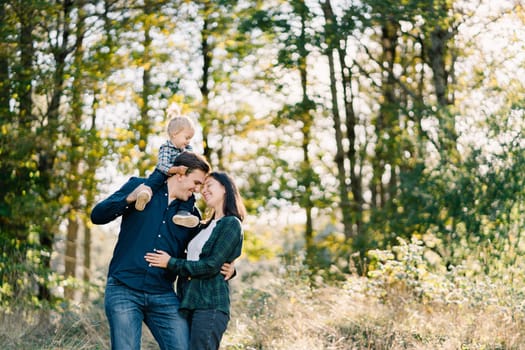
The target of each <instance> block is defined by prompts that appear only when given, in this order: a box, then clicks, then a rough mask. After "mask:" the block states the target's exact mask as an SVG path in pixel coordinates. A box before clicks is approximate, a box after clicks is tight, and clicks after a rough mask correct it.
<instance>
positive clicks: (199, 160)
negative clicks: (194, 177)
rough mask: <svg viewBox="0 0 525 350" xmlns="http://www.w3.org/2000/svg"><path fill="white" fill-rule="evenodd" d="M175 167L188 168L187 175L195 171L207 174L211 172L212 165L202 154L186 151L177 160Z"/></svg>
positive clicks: (174, 163)
mask: <svg viewBox="0 0 525 350" xmlns="http://www.w3.org/2000/svg"><path fill="white" fill-rule="evenodd" d="M173 165H174V166H177V165H184V166H185V167H187V168H188V170H186V175H187V174H189V173H191V172H192V171H194V170H202V171H204V173H206V174H208V173H209V172H210V164H209V163H208V162H207V161H206V159H205V158H204V157H203V156H201V155H200V154H197V153H194V152H190V151H185V152H182V153H181V154H179V155H178V156H177V158H175V161H174V162H173Z"/></svg>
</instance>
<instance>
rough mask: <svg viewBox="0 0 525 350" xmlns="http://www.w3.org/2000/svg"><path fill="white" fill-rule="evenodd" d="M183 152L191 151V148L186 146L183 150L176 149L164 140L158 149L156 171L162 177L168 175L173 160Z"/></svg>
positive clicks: (168, 141)
mask: <svg viewBox="0 0 525 350" xmlns="http://www.w3.org/2000/svg"><path fill="white" fill-rule="evenodd" d="M184 151H193V148H192V147H191V146H190V145H188V146H186V148H185V149H180V148H177V147H176V146H175V145H174V144H173V143H172V142H171V141H170V140H166V142H164V143H163V144H162V145H161V146H160V149H159V157H158V163H157V169H158V170H159V171H160V172H161V173H163V174H164V175H168V170H170V168H171V167H172V166H173V162H174V161H175V158H177V157H178V156H179V154H181V153H182V152H184Z"/></svg>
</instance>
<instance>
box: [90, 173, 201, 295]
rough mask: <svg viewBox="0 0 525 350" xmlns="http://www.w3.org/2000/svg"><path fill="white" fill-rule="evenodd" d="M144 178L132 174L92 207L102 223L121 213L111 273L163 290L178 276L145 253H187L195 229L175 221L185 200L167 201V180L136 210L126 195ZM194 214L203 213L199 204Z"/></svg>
mask: <svg viewBox="0 0 525 350" xmlns="http://www.w3.org/2000/svg"><path fill="white" fill-rule="evenodd" d="M144 181H145V179H143V178H136V177H132V178H130V179H129V181H128V182H127V183H126V184H124V186H122V187H121V188H120V189H119V190H118V191H116V192H115V193H113V194H112V195H111V196H109V197H108V198H107V199H105V200H103V201H102V202H100V203H98V204H97V205H96V206H95V207H94V208H93V210H92V212H91V221H92V222H93V223H94V224H99V225H100V224H106V223H109V222H111V221H113V220H115V219H116V218H118V217H119V216H122V221H121V224H120V232H119V236H118V240H117V244H116V246H115V249H114V251H113V258H112V259H111V263H110V265H109V271H108V277H113V278H116V279H117V280H119V281H120V282H121V283H124V284H125V285H127V286H128V287H129V288H132V289H136V290H140V291H145V292H149V293H164V292H166V291H169V290H173V282H174V280H175V277H176V276H175V275H172V274H170V273H169V272H167V271H166V270H165V269H159V268H156V267H150V266H149V265H148V263H147V262H146V260H144V255H145V254H146V253H148V252H153V251H155V250H163V251H165V252H167V253H168V254H169V255H171V256H173V257H184V254H185V253H184V252H185V249H186V246H187V244H188V242H189V240H190V239H191V238H192V237H193V235H194V234H195V231H194V230H192V229H188V228H186V227H183V226H178V225H175V224H174V223H173V222H172V217H173V215H175V213H176V212H177V211H178V208H179V205H180V204H181V203H182V202H181V201H179V200H173V201H172V202H171V203H169V204H168V198H169V195H168V187H167V184H166V183H165V184H164V186H163V187H162V188H161V189H160V190H158V191H157V192H155V193H153V196H152V198H151V201H150V202H149V203H148V204H147V205H146V208H145V209H144V211H137V210H136V209H135V206H134V203H131V204H128V203H127V201H126V197H127V196H128V195H129V194H130V193H131V192H133V190H134V189H135V188H136V187H137V186H139V185H140V184H141V183H144ZM192 214H193V215H196V216H198V217H200V213H199V212H198V210H197V209H196V208H193V213H192Z"/></svg>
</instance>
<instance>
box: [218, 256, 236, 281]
mask: <svg viewBox="0 0 525 350" xmlns="http://www.w3.org/2000/svg"><path fill="white" fill-rule="evenodd" d="M221 274H223V275H224V280H225V281H228V280H229V279H231V278H232V277H233V276H234V274H235V264H234V262H233V261H232V262H231V263H224V264H223V265H222V266H221Z"/></svg>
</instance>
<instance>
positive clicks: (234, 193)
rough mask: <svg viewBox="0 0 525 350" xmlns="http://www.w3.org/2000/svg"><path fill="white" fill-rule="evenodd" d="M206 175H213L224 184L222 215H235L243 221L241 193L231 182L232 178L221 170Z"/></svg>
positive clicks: (244, 209)
mask: <svg viewBox="0 0 525 350" xmlns="http://www.w3.org/2000/svg"><path fill="white" fill-rule="evenodd" d="M208 176H211V177H213V178H214V179H215V180H217V181H218V182H219V183H220V184H221V185H222V186H224V189H225V192H226V193H225V194H224V203H223V207H222V211H223V213H224V216H235V217H237V218H238V219H239V220H240V221H243V220H244V217H245V216H246V208H245V207H244V203H243V202H242V198H241V194H240V193H239V190H238V189H237V186H236V185H235V182H233V179H232V178H231V177H230V176H229V175H228V174H226V173H225V172H222V171H213V172H211V173H210V175H208Z"/></svg>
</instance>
